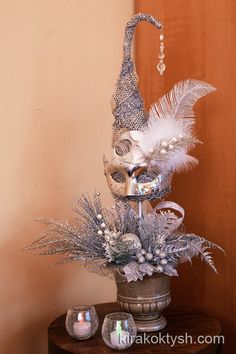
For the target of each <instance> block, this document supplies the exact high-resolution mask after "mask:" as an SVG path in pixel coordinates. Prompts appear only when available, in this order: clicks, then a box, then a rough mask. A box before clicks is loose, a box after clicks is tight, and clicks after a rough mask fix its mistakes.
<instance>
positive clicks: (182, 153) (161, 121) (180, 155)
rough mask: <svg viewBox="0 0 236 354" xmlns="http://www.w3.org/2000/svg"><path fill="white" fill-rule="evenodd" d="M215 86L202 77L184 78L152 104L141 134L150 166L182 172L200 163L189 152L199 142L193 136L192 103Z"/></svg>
mask: <svg viewBox="0 0 236 354" xmlns="http://www.w3.org/2000/svg"><path fill="white" fill-rule="evenodd" d="M214 90H215V88H214V87H213V86H211V85H209V84H207V83H205V82H202V81H197V80H186V81H181V82H179V83H177V84H176V85H175V86H174V87H173V89H172V90H171V91H170V92H169V93H168V94H166V95H164V96H163V97H162V98H161V99H160V100H159V101H158V102H157V103H155V104H154V105H152V107H151V109H150V114H149V119H148V122H147V126H146V127H145V128H144V129H143V131H142V132H141V133H139V136H138V146H139V148H140V150H141V151H142V153H143V155H144V156H145V157H146V160H148V161H149V166H158V165H159V166H160V167H162V168H164V169H172V170H173V172H175V171H176V172H179V171H181V170H186V169H189V168H191V167H193V166H195V165H196V164H197V163H198V161H197V159H195V158H194V157H191V156H189V155H188V154H187V152H188V151H189V150H191V149H192V148H193V147H195V145H196V143H199V142H200V141H199V140H198V139H196V138H195V137H194V136H193V126H194V123H195V117H194V112H193V105H194V104H195V103H196V102H197V100H198V99H199V98H201V97H202V96H205V95H206V94H208V93H210V92H212V91H214Z"/></svg>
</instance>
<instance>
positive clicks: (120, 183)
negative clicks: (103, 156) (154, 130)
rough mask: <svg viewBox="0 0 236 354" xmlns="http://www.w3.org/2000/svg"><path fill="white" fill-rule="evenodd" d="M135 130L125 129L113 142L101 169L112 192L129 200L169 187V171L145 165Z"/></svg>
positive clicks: (152, 195)
mask: <svg viewBox="0 0 236 354" xmlns="http://www.w3.org/2000/svg"><path fill="white" fill-rule="evenodd" d="M140 134H142V133H141V132H137V131H130V132H125V133H124V134H122V135H121V137H120V139H119V140H118V141H117V142H116V143H115V145H114V149H113V156H112V159H111V161H110V162H109V161H106V160H104V172H105V176H106V179H107V183H108V186H109V188H110V190H111V192H112V193H113V194H114V195H115V196H117V197H120V198H128V199H132V200H144V199H149V200H151V199H157V198H161V197H163V196H164V195H166V194H167V193H168V192H169V191H170V183H171V178H172V171H167V172H166V171H165V173H164V172H162V171H161V170H160V169H158V168H157V167H155V169H149V168H147V162H146V161H145V159H144V157H143V153H142V151H141V149H140V147H139V145H138V137H139V135H140Z"/></svg>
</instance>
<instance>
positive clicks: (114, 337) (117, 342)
mask: <svg viewBox="0 0 236 354" xmlns="http://www.w3.org/2000/svg"><path fill="white" fill-rule="evenodd" d="M136 335H137V329H136V326H135V322H134V319H133V316H132V315H131V314H129V313H126V312H114V313H110V314H108V315H106V317H105V318H104V321H103V325H102V339H103V341H104V342H105V343H106V345H107V346H108V347H110V348H113V349H118V350H123V349H126V348H128V347H130V346H131V345H132V344H133V343H134V341H135V337H136Z"/></svg>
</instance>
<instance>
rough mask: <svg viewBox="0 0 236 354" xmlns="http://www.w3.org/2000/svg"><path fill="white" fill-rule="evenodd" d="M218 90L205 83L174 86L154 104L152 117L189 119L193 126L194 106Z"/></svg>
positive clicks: (191, 82)
mask: <svg viewBox="0 0 236 354" xmlns="http://www.w3.org/2000/svg"><path fill="white" fill-rule="evenodd" d="M215 90H216V89H215V88H214V87H213V86H211V85H209V84H207V83H206V82H203V81H198V80H185V81H180V82H178V83H177V84H176V85H174V87H173V89H172V90H171V91H170V92H169V93H168V94H167V95H164V96H163V97H161V98H160V100H159V102H158V103H156V104H154V105H153V106H152V108H151V111H150V116H155V117H158V118H161V119H163V118H169V117H172V118H173V119H181V120H183V119H187V122H186V123H187V124H190V125H191V124H192V123H193V122H192V119H193V118H194V112H193V105H194V104H195V103H196V102H197V101H198V100H199V98H201V97H203V96H206V95H207V94H208V93H211V92H213V91H215Z"/></svg>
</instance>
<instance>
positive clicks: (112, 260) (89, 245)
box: [27, 193, 223, 282]
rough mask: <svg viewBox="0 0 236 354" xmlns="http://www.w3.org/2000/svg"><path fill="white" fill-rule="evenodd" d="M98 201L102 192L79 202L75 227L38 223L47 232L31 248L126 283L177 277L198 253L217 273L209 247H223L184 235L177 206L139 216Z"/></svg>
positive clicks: (125, 207) (75, 207)
mask: <svg viewBox="0 0 236 354" xmlns="http://www.w3.org/2000/svg"><path fill="white" fill-rule="evenodd" d="M100 199H101V198H100V193H95V195H94V198H93V201H91V200H90V199H89V198H88V197H86V196H82V197H81V198H79V199H77V200H76V201H75V202H74V205H73V210H74V211H75V213H76V214H77V215H78V216H79V219H75V222H74V224H70V223H69V222H68V221H55V220H52V219H38V220H39V221H40V222H43V223H44V224H46V225H47V226H48V228H47V230H46V231H44V232H43V234H42V235H41V236H40V237H39V238H37V239H36V240H35V241H34V242H33V243H32V244H31V245H30V246H29V247H28V248H27V249H28V250H37V253H38V254H40V255H50V254H60V255H62V258H61V259H60V260H59V263H66V262H71V261H85V265H86V267H87V268H88V269H89V270H90V271H93V272H96V273H98V274H101V275H107V276H110V277H111V276H115V277H116V279H118V280H121V281H122V280H127V281H128V282H130V281H137V280H138V279H140V280H142V279H143V277H144V276H145V275H148V276H150V275H152V274H153V273H159V274H161V273H164V274H167V275H169V276H177V275H178V273H177V270H176V267H177V265H178V264H179V263H182V262H185V261H190V262H191V259H192V257H194V256H198V255H199V256H200V257H201V259H202V260H203V261H205V262H206V263H207V264H208V265H209V266H210V267H211V268H212V269H213V270H214V271H216V268H215V265H214V262H213V259H212V256H211V254H210V252H209V251H208V249H209V248H211V247H213V248H218V249H220V250H222V248H221V247H219V246H217V245H215V244H214V243H212V242H209V241H207V240H206V239H204V238H203V237H200V236H197V235H194V234H188V233H185V232H184V231H183V227H182V224H181V223H182V219H183V215H181V217H179V216H177V215H176V211H177V212H178V213H180V212H182V211H183V210H182V208H180V207H179V206H178V205H177V204H175V203H171V202H164V203H162V204H161V205H158V206H157V208H154V209H153V210H152V211H151V212H148V213H146V214H144V215H143V216H142V217H141V218H140V217H139V215H138V213H137V212H136V211H135V210H134V209H133V208H132V207H131V206H130V205H129V204H124V203H121V202H117V203H116V204H115V206H114V207H112V208H110V209H108V208H106V209H105V208H103V207H102V204H101V200H100ZM168 208H171V209H168ZM171 210H175V212H173V211H171ZM222 251H223V250H222Z"/></svg>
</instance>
